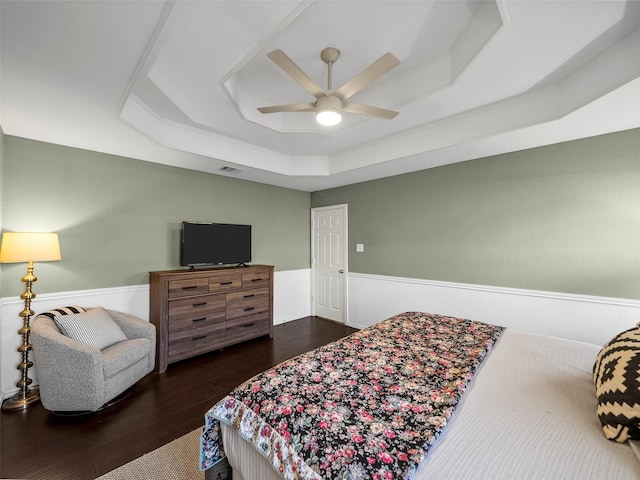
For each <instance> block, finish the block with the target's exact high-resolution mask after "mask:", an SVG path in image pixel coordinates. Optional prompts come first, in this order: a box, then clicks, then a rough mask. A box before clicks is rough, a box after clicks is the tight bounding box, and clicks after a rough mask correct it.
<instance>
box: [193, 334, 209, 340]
mask: <svg viewBox="0 0 640 480" xmlns="http://www.w3.org/2000/svg"><path fill="white" fill-rule="evenodd" d="M203 338H207V336H206V335H200V336H198V337H193V338H192V339H191V340H193V341H194V342H195V341H196V340H202V339H203Z"/></svg>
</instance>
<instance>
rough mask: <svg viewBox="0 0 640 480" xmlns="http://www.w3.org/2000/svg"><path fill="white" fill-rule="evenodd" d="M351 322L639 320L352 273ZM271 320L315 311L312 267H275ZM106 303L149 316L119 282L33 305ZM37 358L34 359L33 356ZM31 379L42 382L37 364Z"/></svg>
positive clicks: (600, 327)
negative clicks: (403, 318)
mask: <svg viewBox="0 0 640 480" xmlns="http://www.w3.org/2000/svg"><path fill="white" fill-rule="evenodd" d="M348 282H349V309H348V320H347V323H348V325H350V326H352V327H355V328H365V327H368V326H370V325H373V324H374V323H377V322H379V321H381V320H384V319H385V318H388V317H390V316H392V315H395V314H397V313H401V312H405V311H423V312H431V313H440V314H443V315H452V316H457V317H463V318H470V319H474V320H480V321H484V322H489V323H494V324H498V325H503V326H505V327H508V328H514V329H517V330H524V331H528V332H534V333H542V334H547V335H554V336H558V337H564V338H571V339H575V340H579V341H583V342H588V343H594V344H598V345H602V344H604V343H605V342H607V341H608V340H609V339H610V338H612V337H613V336H614V335H616V334H617V333H619V332H621V331H623V330H625V329H627V328H630V327H632V326H634V325H635V324H636V323H638V322H640V301H638V300H624V299H617V298H603V297H591V296H586V295H570V294H562V293H553V292H540V291H530V290H519V289H512V288H498V287H488V286H482V285H468V284H460V283H449V282H435V281H430V280H421V279H411V278H399V277H388V276H381V275H367V274H360V273H350V274H349V277H348ZM273 302H274V323H275V324H281V323H285V322H289V321H291V320H295V319H297V318H301V317H306V316H308V315H310V314H311V270H310V269H301V270H289V271H283V272H276V273H275V277H274V300H273ZM23 305H24V304H23V302H22V300H20V299H19V298H17V297H16V298H4V299H0V387H1V388H2V392H3V397H8V396H10V395H12V394H13V393H15V392H16V391H17V388H16V386H15V384H16V382H17V381H18V380H19V379H20V372H19V371H18V370H17V369H16V365H17V364H18V363H19V361H20V354H19V353H18V352H17V348H18V347H19V346H20V343H21V337H20V336H19V335H18V334H17V331H18V329H19V328H20V327H21V326H22V323H21V322H22V320H21V319H20V318H19V317H18V313H20V311H21V310H22V308H23ZM64 305H83V306H92V305H101V306H104V307H106V308H111V309H114V310H121V311H124V312H128V313H131V314H133V315H136V316H138V317H140V318H143V319H145V320H148V319H149V286H148V285H137V286H132V287H117V288H106V289H97V290H81V291H77V292H63V293H53V294H43V295H38V296H37V297H36V298H35V299H34V301H33V302H32V309H33V310H34V311H36V312H43V311H46V310H49V309H51V308H56V307H60V306H64ZM31 359H33V356H32V357H31ZM29 377H30V378H32V379H33V380H34V384H36V383H37V371H36V368H35V366H34V367H33V368H31V369H30V370H29Z"/></svg>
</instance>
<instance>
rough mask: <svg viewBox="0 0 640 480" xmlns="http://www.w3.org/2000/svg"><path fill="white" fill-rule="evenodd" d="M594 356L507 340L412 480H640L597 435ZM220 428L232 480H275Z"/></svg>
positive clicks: (554, 342) (579, 348) (634, 465)
mask: <svg viewBox="0 0 640 480" xmlns="http://www.w3.org/2000/svg"><path fill="white" fill-rule="evenodd" d="M599 349H600V347H598V346H597V345H589V344H585V343H581V342H575V341H571V340H565V339H560V338H555V337H548V336H544V335H536V334H531V333H524V332H519V331H515V330H506V331H505V332H504V334H503V336H502V338H501V339H500V340H499V341H498V343H497V344H496V346H495V347H494V349H493V351H491V352H490V354H489V356H488V357H487V359H486V360H485V362H484V364H483V365H482V367H481V368H480V371H479V372H478V374H477V375H476V377H475V379H474V380H473V383H472V384H471V385H470V386H469V388H468V390H467V392H466V394H465V395H464V397H463V400H462V402H461V404H460V405H459V406H458V409H457V410H456V413H455V414H454V416H453V418H452V420H451V422H450V424H449V425H448V426H447V428H446V429H445V431H444V434H443V435H442V436H441V438H440V439H439V441H438V443H437V444H436V446H435V447H434V448H432V450H431V452H430V453H429V455H428V456H427V458H426V459H425V460H424V461H423V463H422V464H421V466H420V468H419V469H418V472H416V474H415V475H414V477H413V479H412V480H430V479H438V480H446V479H465V480H487V479H492V480H516V479H517V480H521V479H536V480H571V479H575V480H588V479H591V480H605V479H606V480H638V479H640V462H638V459H637V458H636V456H635V455H634V453H633V451H632V450H631V448H630V447H629V446H628V445H626V444H616V443H614V442H611V441H609V440H607V439H606V438H605V437H604V435H603V434H602V429H601V426H600V422H599V421H598V418H597V416H596V397H595V389H594V386H593V382H592V379H591V371H592V368H593V363H594V361H595V357H596V355H597V353H598V351H599ZM221 426H222V435H223V442H224V445H225V452H226V454H227V456H228V458H229V463H230V464H231V466H232V468H233V469H234V472H233V473H234V477H233V478H234V480H258V479H259V480H279V479H281V477H280V476H279V475H278V474H276V472H274V471H273V469H272V467H271V465H270V464H269V463H268V462H267V461H266V459H265V458H264V457H262V456H261V455H260V454H259V453H257V451H256V450H254V449H253V447H252V446H251V445H250V444H249V443H248V442H246V441H244V440H243V439H241V438H240V437H239V436H238V435H237V434H236V432H235V430H234V429H232V428H230V427H228V426H227V425H225V424H221Z"/></svg>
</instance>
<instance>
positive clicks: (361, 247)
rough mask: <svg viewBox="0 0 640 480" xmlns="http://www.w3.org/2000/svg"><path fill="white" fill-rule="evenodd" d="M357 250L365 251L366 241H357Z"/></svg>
mask: <svg viewBox="0 0 640 480" xmlns="http://www.w3.org/2000/svg"><path fill="white" fill-rule="evenodd" d="M356 252H359V253H362V252H364V243H356Z"/></svg>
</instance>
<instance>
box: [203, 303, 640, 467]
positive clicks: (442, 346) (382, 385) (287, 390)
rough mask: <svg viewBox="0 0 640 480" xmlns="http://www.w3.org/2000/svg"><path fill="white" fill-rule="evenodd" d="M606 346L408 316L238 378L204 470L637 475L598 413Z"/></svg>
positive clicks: (206, 439) (217, 414)
mask: <svg viewBox="0 0 640 480" xmlns="http://www.w3.org/2000/svg"><path fill="white" fill-rule="evenodd" d="M601 349H602V347H600V346H597V345H590V344H585V343H581V342H576V341H571V340H566V339H560V338H555V337H548V336H543V335H537V334H531V333H525V332H520V331H516V330H510V329H504V328H502V327H499V326H495V325H489V324H485V323H481V322H474V321H471V320H466V319H459V318H454V317H446V316H440V315H432V314H427V313H422V312H405V313H403V314H400V315H396V316H394V317H392V318H390V319H387V320H385V321H384V322H381V323H379V324H377V325H374V326H372V327H369V328H367V329H364V330H361V331H359V332H356V333H354V334H352V335H350V336H349V337H346V338H345V339H341V340H338V341H337V342H333V343H332V344H329V345H327V346H324V347H321V348H319V349H316V350H314V351H312V352H307V353H305V354H303V355H300V356H298V357H296V358H294V359H291V360H288V361H286V362H283V363H282V364H280V365H278V366H276V367H274V368H273V369H270V370H267V371H266V372H263V373H262V374H260V375H257V376H256V377H254V378H252V379H250V380H248V381H247V382H245V383H243V384H242V385H240V386H239V387H238V388H237V389H235V390H234V391H233V392H231V393H230V394H229V395H228V396H227V397H225V398H224V399H222V400H221V401H220V402H218V403H217V404H216V405H214V406H213V407H212V408H211V409H210V410H209V411H208V412H207V414H206V416H205V424H206V425H205V430H204V432H203V434H202V438H201V458H200V467H201V468H202V469H203V470H206V471H207V478H215V479H216V480H217V478H224V476H220V477H217V475H218V473H216V474H215V475H216V476H215V477H214V476H213V474H212V472H214V471H216V472H219V470H218V469H216V467H217V466H220V465H223V464H225V463H226V462H227V461H228V463H229V465H230V466H231V467H232V469H233V479H234V480H257V479H260V480H270V479H273V480H278V479H281V478H300V479H322V478H326V479H338V478H344V479H354V480H360V479H395V478H398V479H400V478H402V479H412V480H427V479H458V478H464V479H469V480H473V479H483V480H485V479H489V478H490V479H505V480H506V479H509V480H512V479H545V480H552V479H558V480H560V479H562V480H566V479H581V480H584V479H607V480H622V479H624V480H631V479H640V460H639V458H638V456H637V455H636V453H635V452H634V448H633V447H634V443H633V441H625V442H623V443H618V442H614V441H611V440H609V439H607V438H605V435H603V426H602V424H601V421H600V420H599V418H598V416H597V415H596V410H597V408H598V405H599V404H598V402H597V398H596V392H595V389H594V381H593V377H594V375H593V368H594V361H595V359H596V357H597V356H598V354H599V352H600V351H601ZM635 424H636V426H637V421H636V422H635ZM618 440H620V438H619V439H618Z"/></svg>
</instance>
